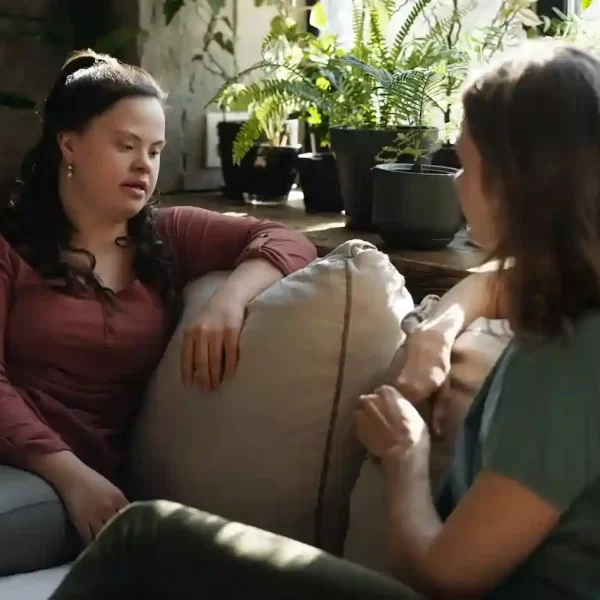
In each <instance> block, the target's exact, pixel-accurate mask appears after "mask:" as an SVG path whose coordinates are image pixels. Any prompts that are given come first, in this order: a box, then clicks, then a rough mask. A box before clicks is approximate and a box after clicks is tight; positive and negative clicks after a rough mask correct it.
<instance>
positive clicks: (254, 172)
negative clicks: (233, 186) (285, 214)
mask: <svg viewBox="0 0 600 600" xmlns="http://www.w3.org/2000/svg"><path fill="white" fill-rule="evenodd" d="M301 149H302V146H300V145H297V146H268V145H266V144H260V145H258V146H256V147H255V148H254V149H253V150H254V152H253V154H254V160H253V161H250V160H243V161H242V163H241V165H240V171H241V177H242V182H243V186H244V199H245V200H246V202H248V203H250V204H283V203H284V202H287V200H288V196H289V193H290V191H291V189H292V186H293V185H294V183H295V181H296V177H297V176H298V155H299V154H300V150H301ZM249 154H250V153H249ZM246 158H247V156H246V157H245V159H246Z"/></svg>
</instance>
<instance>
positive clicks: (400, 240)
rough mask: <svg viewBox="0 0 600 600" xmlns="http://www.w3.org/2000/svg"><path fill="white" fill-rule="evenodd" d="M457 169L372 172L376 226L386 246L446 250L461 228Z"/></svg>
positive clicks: (403, 167)
mask: <svg viewBox="0 0 600 600" xmlns="http://www.w3.org/2000/svg"><path fill="white" fill-rule="evenodd" d="M455 173H456V169H452V168H451V167H440V166H433V165H424V166H423V167H422V172H420V173H419V172H415V171H413V167H412V166H411V165H403V164H385V165H378V166H376V167H375V168H374V169H373V222H374V223H375V225H376V226H377V227H378V231H379V235H380V236H381V238H382V239H383V241H384V242H385V243H386V244H389V245H390V246H393V247H395V248H409V249H414V250H434V249H439V248H443V247H445V246H447V245H448V244H449V243H450V242H451V241H452V239H453V238H454V236H455V235H456V232H457V231H458V230H459V229H460V227H461V225H462V211H461V207H460V202H459V199H458V194H457V193H456V189H455V186H454V175H455Z"/></svg>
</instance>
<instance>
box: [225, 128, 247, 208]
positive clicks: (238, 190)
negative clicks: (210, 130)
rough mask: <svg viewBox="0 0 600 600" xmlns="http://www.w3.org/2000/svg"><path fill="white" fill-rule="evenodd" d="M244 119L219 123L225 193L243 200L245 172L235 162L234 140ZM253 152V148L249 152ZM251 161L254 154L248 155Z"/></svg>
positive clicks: (234, 198)
mask: <svg viewBox="0 0 600 600" xmlns="http://www.w3.org/2000/svg"><path fill="white" fill-rule="evenodd" d="M243 124H244V121H221V122H220V123H219V124H218V125H217V133H218V136H219V158H220V159H221V171H222V173H223V181H224V182H225V187H224V188H223V194H225V196H227V197H228V198H231V199H232V200H239V201H240V202H243V199H244V181H243V174H242V171H241V168H240V166H239V165H234V164H233V142H234V141H235V138H236V136H237V134H238V133H239V131H240V129H241V128H242V125H243ZM249 154H250V155H252V154H253V152H252V150H251V151H250V152H249ZM246 158H247V159H248V160H250V161H252V160H253V156H248V155H247V156H246Z"/></svg>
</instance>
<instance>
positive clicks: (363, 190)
mask: <svg viewBox="0 0 600 600" xmlns="http://www.w3.org/2000/svg"><path fill="white" fill-rule="evenodd" d="M402 131H410V128H405V129H402V128H399V129H396V130H377V129H348V128H346V127H332V128H331V129H330V130H329V136H330V140H331V149H332V150H333V153H334V154H335V158H336V160H337V166H338V173H339V179H340V188H341V191H342V198H343V199H344V209H345V211H346V227H348V228H350V229H355V230H357V231H374V230H375V227H374V224H373V220H372V211H373V173H372V169H373V167H374V166H375V165H376V164H377V163H378V161H377V156H378V155H379V154H380V152H381V150H382V149H383V148H385V147H386V146H391V145H392V144H393V143H394V142H395V140H396V138H397V136H398V133H401V132H402ZM430 131H431V135H427V136H424V139H423V146H424V148H425V149H427V148H430V147H431V146H432V145H433V143H434V142H435V139H436V137H437V131H436V130H430ZM398 160H399V162H400V163H403V162H407V163H409V162H412V161H413V160H414V159H413V157H412V156H407V157H406V158H404V157H400V158H399V159H398Z"/></svg>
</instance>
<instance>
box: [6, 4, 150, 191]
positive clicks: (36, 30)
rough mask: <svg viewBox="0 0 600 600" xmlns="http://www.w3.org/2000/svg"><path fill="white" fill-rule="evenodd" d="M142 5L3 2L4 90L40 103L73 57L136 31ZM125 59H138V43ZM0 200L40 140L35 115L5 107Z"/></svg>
mask: <svg viewBox="0 0 600 600" xmlns="http://www.w3.org/2000/svg"><path fill="white" fill-rule="evenodd" d="M138 12H139V11H138V7H137V0H129V1H128V0H110V1H109V2H107V1H106V0H85V1H83V0H1V2H0V72H1V73H2V82H1V84H0V91H2V92H3V93H10V94H14V95H18V96H22V97H25V98H28V99H31V100H33V101H35V102H36V103H37V104H38V106H40V105H41V103H42V102H43V101H44V98H45V97H46V95H47V94H48V92H49V91H50V88H51V87H52V84H53V83H54V81H55V79H56V77H57V75H58V73H59V72H60V68H61V66H62V64H63V63H64V61H65V59H66V58H67V56H68V54H69V53H70V52H71V51H72V50H75V49H78V48H86V47H89V46H91V45H92V44H93V42H94V41H95V40H97V39H98V38H100V37H101V36H102V35H103V34H105V33H106V32H107V31H110V30H111V29H112V28H113V27H118V26H122V25H129V26H136V25H137V22H138ZM125 50H126V51H127V53H126V54H124V56H125V57H126V58H127V59H129V60H136V55H137V48H136V44H135V43H133V44H130V47H129V48H126V49H125ZM0 130H1V131H2V142H1V144H0V197H2V198H4V197H5V195H6V194H7V193H9V191H10V189H11V188H12V186H13V185H14V180H15V176H16V173H17V171H18V167H19V165H20V163H21V159H22V157H23V155H24V154H25V152H26V151H27V150H28V149H29V148H31V147H32V146H33V145H34V144H35V143H36V141H37V139H38V137H39V132H40V127H39V118H38V116H37V114H36V112H35V111H34V110H20V109H19V110H17V109H13V108H7V107H4V106H0Z"/></svg>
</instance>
